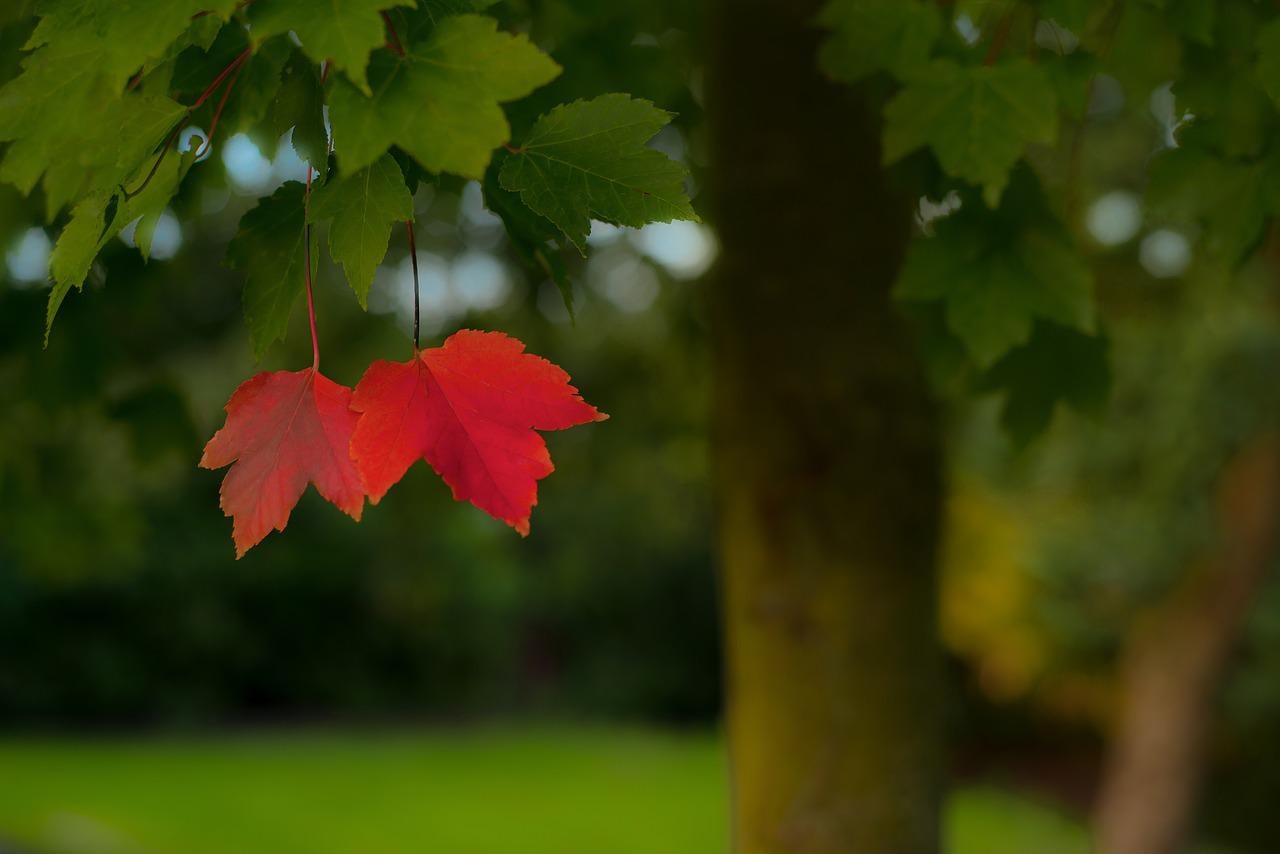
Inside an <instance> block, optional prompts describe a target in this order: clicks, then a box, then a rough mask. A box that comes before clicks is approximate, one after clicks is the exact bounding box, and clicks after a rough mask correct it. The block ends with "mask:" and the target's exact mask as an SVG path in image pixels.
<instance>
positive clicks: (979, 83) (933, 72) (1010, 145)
mask: <svg viewBox="0 0 1280 854" xmlns="http://www.w3.org/2000/svg"><path fill="white" fill-rule="evenodd" d="M884 117H885V128H884V162H885V163H886V164H888V163H893V162H895V161H897V160H901V159H902V158H903V157H905V156H906V155H908V154H910V153H911V152H912V151H915V150H916V149H917V148H923V147H925V146H928V147H929V148H930V149H932V151H933V153H934V154H935V155H936V156H937V158H938V163H939V165H941V166H942V169H943V171H945V172H946V173H947V174H948V175H952V176H954V177H956V178H960V179H962V180H965V181H969V182H972V183H974V184H977V185H979V186H981V187H982V197H983V199H984V200H985V201H986V203H987V205H988V206H990V207H993V208H994V207H996V206H997V205H998V204H999V203H1000V196H1001V195H1002V194H1003V193H1004V188H1005V185H1006V184H1007V183H1008V181H1009V173H1010V172H1011V171H1012V169H1013V167H1014V164H1016V163H1017V162H1018V160H1019V159H1020V158H1021V157H1022V155H1023V153H1024V152H1025V151H1026V148H1027V146H1028V145H1029V144H1031V143H1040V144H1044V145H1048V144H1051V143H1053V141H1054V140H1055V139H1057V136H1058V106H1057V93H1056V92H1055V91H1054V88H1053V84H1052V82H1050V80H1049V77H1048V75H1047V74H1045V72H1044V69H1043V68H1041V67H1040V66H1037V65H1033V64H1032V63H1030V62H1028V61H1026V60H1010V61H1008V62H1003V63H1000V64H999V65H992V66H986V65H982V66H977V67H970V66H962V65H958V64H957V63H954V62H951V61H949V60H937V61H935V62H933V63H931V64H929V65H927V66H925V67H924V68H921V69H919V70H917V71H915V72H913V73H912V74H911V77H910V80H909V81H908V83H907V85H906V86H904V87H903V88H902V90H901V91H900V92H898V94H897V95H896V96H895V97H894V99H893V100H892V101H890V102H889V103H888V105H887V106H885V108H884Z"/></svg>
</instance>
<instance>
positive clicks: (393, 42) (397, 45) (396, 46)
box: [382, 12, 404, 56]
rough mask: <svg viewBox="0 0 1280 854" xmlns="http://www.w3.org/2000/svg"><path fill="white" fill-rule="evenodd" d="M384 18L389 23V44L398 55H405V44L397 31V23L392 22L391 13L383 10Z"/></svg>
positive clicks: (384, 21)
mask: <svg viewBox="0 0 1280 854" xmlns="http://www.w3.org/2000/svg"><path fill="white" fill-rule="evenodd" d="M382 20H383V23H385V24H386V25H387V40H388V46H389V47H390V48H391V50H392V52H394V53H395V55H396V56H404V45H403V44H402V43H401V42H400V34H399V33H397V32H396V25H395V24H394V23H392V22H391V15H390V13H388V12H383V13H382Z"/></svg>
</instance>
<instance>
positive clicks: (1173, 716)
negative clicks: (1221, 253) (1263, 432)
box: [1097, 435, 1280, 854]
mask: <svg viewBox="0 0 1280 854" xmlns="http://www.w3.org/2000/svg"><path fill="white" fill-rule="evenodd" d="M1217 515H1218V530H1219V532H1220V533H1219V535H1220V538H1221V540H1220V542H1221V548H1220V550H1219V551H1218V552H1217V553H1216V554H1214V555H1210V556H1208V559H1207V560H1206V561H1205V562H1204V563H1203V564H1201V565H1200V566H1197V567H1195V568H1193V570H1192V571H1191V573H1190V576H1189V578H1188V580H1187V582H1186V583H1185V584H1184V585H1183V586H1182V588H1181V589H1179V590H1178V591H1176V592H1175V594H1174V595H1173V596H1172V597H1171V599H1170V600H1169V601H1168V602H1167V603H1166V604H1165V606H1164V607H1163V608H1162V609H1161V610H1160V611H1159V612H1158V613H1156V614H1154V615H1152V616H1151V617H1150V618H1149V619H1148V620H1145V621H1143V622H1142V623H1141V624H1139V625H1138V626H1137V627H1135V629H1134V631H1133V633H1132V636H1131V638H1130V639H1129V641H1128V648H1127V649H1126V650H1125V658H1124V662H1123V672H1122V679H1123V689H1124V708H1123V710H1122V713H1121V717H1120V720H1119V729H1118V731H1117V732H1116V734H1115V736H1114V739H1113V742H1112V748H1111V754H1110V757H1109V759H1108V763H1107V768H1106V771H1105V776H1104V779H1103V785H1102V790H1101V794H1100V798H1099V804H1098V813H1097V833H1098V850H1099V852H1101V854H1172V852H1177V851H1181V850H1184V849H1185V848H1186V845H1187V842H1188V841H1189V840H1188V835H1189V831H1190V830H1191V826H1192V821H1193V819H1194V816H1195V800H1196V790H1197V787H1198V785H1199V782H1200V776H1201V770H1202V766H1203V754H1204V749H1205V742H1206V739H1207V736H1208V733H1209V730H1210V724H1211V722H1212V716H1213V704H1214V699H1215V695H1216V693H1217V688H1218V686H1219V684H1220V683H1221V681H1222V677H1223V676H1224V674H1225V672H1226V671H1227V668H1228V664H1229V657H1230V653H1231V649H1232V647H1233V646H1234V644H1235V642H1236V640H1237V638H1238V637H1239V635H1240V632H1241V629H1242V628H1243V626H1244V623H1245V620H1246V618H1247V617H1248V614H1249V611H1250V608H1251V606H1252V604H1253V602H1254V600H1255V599H1256V598H1257V595H1258V592H1259V590H1260V588H1261V586H1262V582H1263V581H1264V580H1265V578H1266V576H1267V573H1268V570H1269V569H1270V568H1271V566H1272V565H1273V564H1274V562H1275V559H1276V550H1277V545H1278V542H1277V526H1278V525H1280V437H1277V436H1274V435H1270V436H1265V437H1263V438H1260V439H1258V440H1255V441H1254V442H1253V443H1252V444H1250V445H1249V446H1247V447H1246V448H1245V449H1244V450H1243V451H1242V452H1241V453H1240V454H1239V455H1238V456H1237V457H1236V458H1235V459H1234V460H1232V462H1231V463H1230V464H1229V465H1228V466H1227V468H1226V470H1225V471H1224V472H1223V475H1222V479H1221V482H1220V484H1219V486H1218V495H1217Z"/></svg>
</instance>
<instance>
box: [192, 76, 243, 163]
mask: <svg viewBox="0 0 1280 854" xmlns="http://www.w3.org/2000/svg"><path fill="white" fill-rule="evenodd" d="M241 71H244V63H243V62H242V63H241V64H240V65H238V66H236V71H235V73H234V74H232V75H231V79H230V80H228V81H227V88H225V89H223V90H222V97H221V98H220V99H219V100H218V106H217V109H215V110H214V111H213V120H212V121H210V122H209V133H208V134H206V135H205V141H204V145H202V146H200V150H199V151H197V152H196V159H199V158H201V157H204V156H205V155H206V154H208V153H209V149H211V148H212V147H213V135H214V134H215V133H217V131H218V119H220V118H222V110H223V108H225V107H226V106H227V99H228V98H230V97H231V90H232V89H234V88H236V81H237V80H239V79H240V72H241Z"/></svg>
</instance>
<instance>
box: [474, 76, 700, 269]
mask: <svg viewBox="0 0 1280 854" xmlns="http://www.w3.org/2000/svg"><path fill="white" fill-rule="evenodd" d="M669 121H671V114H670V113H667V112H664V111H662V110H659V109H658V108H656V107H654V106H653V104H650V103H649V102H648V101H642V100H640V99H637V98H630V97H628V96H626V95H601V96H600V97H599V98H594V99H592V100H590V101H576V102H574V103H572V104H566V105H564V106H561V107H557V108H556V109H554V110H552V111H551V112H550V113H547V114H546V115H545V116H543V117H542V118H540V119H538V121H537V123H535V124H534V126H533V128H532V129H531V130H530V131H529V133H528V134H527V135H526V136H525V138H524V140H523V142H521V144H520V147H519V148H518V149H517V150H516V151H515V152H513V153H512V156H511V157H509V158H508V159H507V161H506V162H505V163H503V165H502V171H501V173H500V175H499V179H500V181H501V183H502V187H503V188H504V189H506V190H510V191H511V192H516V193H519V194H520V198H521V199H522V200H523V201H524V203H525V204H526V205H528V206H529V208H530V209H531V210H533V211H534V212H536V213H538V214H541V215H542V216H544V217H546V218H547V219H549V220H550V221H551V222H553V223H555V225H556V227H557V228H559V229H560V230H561V231H563V232H564V234H565V236H566V237H568V238H569V240H570V241H572V242H573V244H574V245H575V246H577V247H578V249H579V251H581V252H583V253H584V254H585V253H586V241H587V232H588V231H590V228H591V218H592V217H595V218H597V219H601V220H604V221H605V222H609V223H613V224H614V225H629V226H639V225H644V224H645V223H648V222H669V221H671V220H673V219H693V220H696V219H697V218H698V216H697V214H695V213H694V212H693V208H692V206H690V204H689V199H688V197H687V195H686V194H685V190H684V177H685V168H684V167H683V166H681V165H680V164H679V163H676V162H674V161H672V160H670V159H669V158H667V157H666V156H665V155H663V154H661V153H660V152H657V151H653V150H652V149H649V148H646V147H645V143H646V142H648V141H649V139H650V138H651V137H653V135H654V134H656V133H657V132H658V131H660V130H661V129H662V128H663V127H665V126H666V125H667V123H668V122H669Z"/></svg>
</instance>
